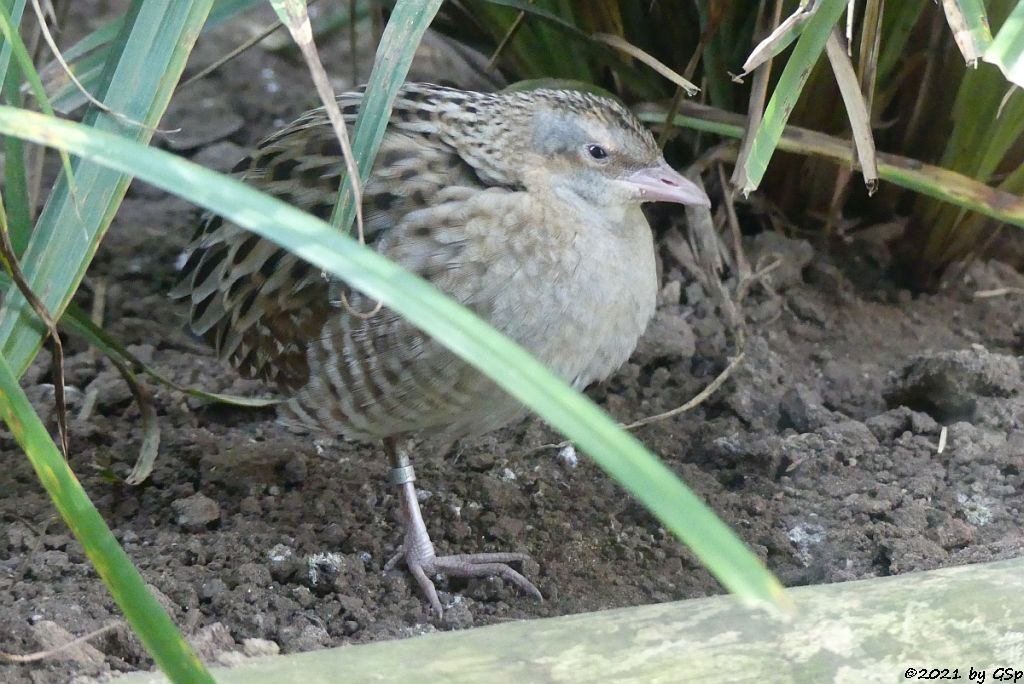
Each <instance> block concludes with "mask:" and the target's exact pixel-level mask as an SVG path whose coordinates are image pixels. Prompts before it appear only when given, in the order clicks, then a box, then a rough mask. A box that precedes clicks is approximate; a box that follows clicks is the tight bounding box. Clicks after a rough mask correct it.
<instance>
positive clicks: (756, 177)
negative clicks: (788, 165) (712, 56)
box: [743, 0, 846, 193]
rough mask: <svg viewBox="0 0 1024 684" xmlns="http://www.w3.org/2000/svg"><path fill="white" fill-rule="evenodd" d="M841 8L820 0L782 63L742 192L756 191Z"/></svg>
mask: <svg viewBox="0 0 1024 684" xmlns="http://www.w3.org/2000/svg"><path fill="white" fill-rule="evenodd" d="M845 9H846V0H821V2H820V5H819V6H818V10H817V12H815V14H814V16H813V17H811V19H810V20H808V22H807V24H806V25H805V26H804V29H803V31H802V32H801V33H800V38H799V39H798V40H797V42H796V46H795V47H794V48H793V53H792V54H791V55H790V56H789V59H788V60H787V61H786V67H785V68H784V69H783V70H782V76H780V77H779V82H778V84H777V85H776V86H775V92H774V93H772V97H771V100H769V102H768V106H767V107H766V108H765V112H764V118H762V119H761V125H760V126H758V128H757V132H756V133H755V134H754V139H753V142H752V143H751V146H750V155H749V156H748V157H747V168H746V177H747V184H746V186H744V188H743V192H744V193H748V192H752V191H754V190H756V189H757V186H759V185H760V184H761V179H762V178H764V173H765V171H766V170H767V168H768V162H769V161H770V160H771V158H772V155H773V154H774V153H775V148H776V147H777V146H778V144H779V138H780V137H782V130H783V129H784V128H785V126H786V122H787V121H788V120H789V115H790V114H792V113H793V108H794V107H795V106H796V101H797V99H798V98H799V97H800V93H801V91H802V90H803V87H804V84H805V83H806V82H807V77H808V76H810V74H811V69H813V68H814V65H815V63H817V61H818V59H819V58H820V57H821V53H822V52H823V51H824V49H825V41H826V40H828V36H829V33H831V31H832V27H833V26H835V24H836V22H837V21H839V17H840V16H841V15H842V13H843V10H845Z"/></svg>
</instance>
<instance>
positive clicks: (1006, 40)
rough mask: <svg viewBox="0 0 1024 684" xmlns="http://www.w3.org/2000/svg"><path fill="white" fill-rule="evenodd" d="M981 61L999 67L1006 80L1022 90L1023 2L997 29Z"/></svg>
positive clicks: (1023, 48) (1023, 71)
mask: <svg viewBox="0 0 1024 684" xmlns="http://www.w3.org/2000/svg"><path fill="white" fill-rule="evenodd" d="M983 59H984V60H985V61H986V62H988V63H989V64H995V65H996V66H997V67H999V69H1000V71H1002V72H1003V75H1004V76H1006V79H1007V80H1008V81H1010V82H1012V83H1014V84H1016V85H1017V87H1018V88H1024V0H1019V1H1018V2H1017V6H1016V7H1015V8H1014V9H1013V12H1011V13H1010V16H1009V17H1007V19H1006V21H1005V22H1004V23H1003V25H1002V26H1001V27H1000V28H999V32H998V33H997V34H996V37H995V40H993V41H992V44H991V45H990V46H989V48H988V50H986V51H985V56H984V57H983Z"/></svg>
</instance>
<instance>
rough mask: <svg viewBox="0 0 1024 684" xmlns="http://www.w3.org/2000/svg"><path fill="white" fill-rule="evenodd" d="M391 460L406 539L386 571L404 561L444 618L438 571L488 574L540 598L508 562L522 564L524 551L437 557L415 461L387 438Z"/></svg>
mask: <svg viewBox="0 0 1024 684" xmlns="http://www.w3.org/2000/svg"><path fill="white" fill-rule="evenodd" d="M384 445H385V448H386V449H387V451H388V457H389V459H390V461H391V466H392V467H391V471H390V472H389V473H388V479H390V480H391V483H392V484H394V485H397V486H398V496H399V499H400V500H401V505H402V517H403V522H404V526H405V538H404V539H403V540H402V546H401V547H400V548H399V549H398V553H396V554H395V555H394V556H392V557H391V559H390V560H388V562H387V563H385V564H384V571H385V572H387V571H389V570H391V569H392V568H394V567H395V566H396V565H398V562H399V561H405V565H406V567H407V568H409V572H411V573H412V576H413V577H415V578H416V583H417V584H419V585H420V590H421V591H422V592H423V594H424V595H425V596H426V597H427V601H429V602H430V607H431V608H433V610H434V613H435V614H436V615H437V616H438V617H441V613H442V612H443V611H442V609H441V600H440V599H439V598H438V597H437V589H436V588H435V587H434V582H433V581H432V580H431V579H430V578H431V576H433V575H436V574H439V573H440V574H444V575H448V576H450V577H488V576H491V575H495V576H497V577H500V578H502V579H503V580H505V581H506V582H510V583H511V584H514V585H516V586H517V587H519V588H520V589H521V590H522V591H523V592H525V593H527V594H530V595H531V596H533V597H534V598H537V599H539V600H541V601H543V600H544V597H543V596H541V593H540V591H538V590H537V587H535V586H533V583H532V582H531V581H530V580H528V579H526V578H525V577H523V576H522V575H521V574H520V573H518V572H516V571H515V570H513V569H512V568H510V567H509V565H508V564H509V563H517V562H519V563H521V562H523V561H526V560H529V559H530V557H529V556H528V555H526V554H525V553H469V554H455V555H451V556H438V555H437V554H435V553H434V542H432V541H430V535H429V534H428V533H427V526H426V525H424V524H423V514H422V513H421V512H420V502H419V499H418V498H417V496H416V487H415V486H414V485H413V482H414V481H415V480H416V475H415V473H414V472H413V467H412V463H411V462H410V461H409V457H408V455H407V454H406V452H405V449H404V448H402V447H401V446H400V445H399V443H398V441H397V440H394V439H388V440H385V441H384Z"/></svg>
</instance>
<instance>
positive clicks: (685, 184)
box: [623, 159, 711, 207]
mask: <svg viewBox="0 0 1024 684" xmlns="http://www.w3.org/2000/svg"><path fill="white" fill-rule="evenodd" d="M623 182H624V183H625V184H626V185H627V186H629V187H630V188H632V189H633V190H634V191H636V193H637V194H638V195H639V198H640V201H642V202H675V203H677V204H691V205H694V206H698V207H710V206H711V200H710V199H708V196H707V194H706V193H705V192H704V191H703V190H701V189H700V187H698V186H697V184H696V183H694V182H693V181H690V180H687V179H686V178H684V177H683V176H682V175H680V174H679V173H678V172H677V171H676V170H675V169H673V168H672V167H671V166H669V165H668V163H667V162H666V161H665V160H664V159H659V160H658V165H657V166H650V167H648V168H646V169H640V170H639V171H636V172H634V173H632V174H630V175H629V176H627V177H626V178H625V179H623Z"/></svg>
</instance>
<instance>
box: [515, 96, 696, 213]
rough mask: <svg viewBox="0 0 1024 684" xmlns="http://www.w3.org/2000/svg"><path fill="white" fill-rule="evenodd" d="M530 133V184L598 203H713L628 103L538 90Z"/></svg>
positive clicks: (526, 148)
mask: <svg viewBox="0 0 1024 684" xmlns="http://www.w3.org/2000/svg"><path fill="white" fill-rule="evenodd" d="M523 95H525V96H527V97H528V98H529V99H530V100H531V101H532V106H531V107H530V116H529V117H527V118H525V119H521V120H522V121H523V122H524V124H525V125H526V127H527V132H526V134H525V136H524V138H523V144H522V149H523V162H524V171H523V173H524V179H525V181H526V184H527V185H528V186H529V185H540V184H546V185H547V186H548V187H550V188H551V189H552V190H553V191H555V192H557V193H559V194H565V193H573V194H575V195H577V196H579V197H580V198H581V199H583V200H584V201H586V202H587V203H589V204H591V205H596V206H624V205H629V204H640V203H642V202H675V203H678V204H689V205H698V206H705V207H707V206H710V205H711V203H710V201H709V200H708V196H707V195H706V194H705V193H704V191H703V190H702V189H701V188H700V187H698V186H697V185H696V184H695V183H693V182H691V181H689V180H687V179H686V178H684V177H683V176H682V175H680V174H679V173H677V172H676V171H675V170H673V169H672V167H670V166H669V165H668V163H666V161H665V158H664V157H663V156H662V155H661V152H660V151H659V150H658V146H657V145H656V144H655V141H654V137H653V136H652V135H651V133H650V131H648V130H647V129H646V128H644V126H643V125H642V124H641V123H640V121H639V120H637V118H636V117H635V116H634V115H633V114H632V113H631V112H630V111H629V110H627V109H626V108H625V107H623V106H622V105H621V104H619V103H618V102H615V101H614V100H611V99H609V98H605V97H600V96H597V95H592V94H590V93H584V92H580V91H572V90H541V91H530V92H526V93H524V94H523Z"/></svg>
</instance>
